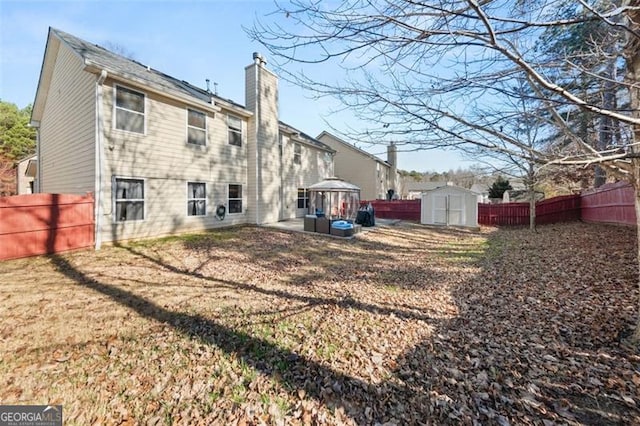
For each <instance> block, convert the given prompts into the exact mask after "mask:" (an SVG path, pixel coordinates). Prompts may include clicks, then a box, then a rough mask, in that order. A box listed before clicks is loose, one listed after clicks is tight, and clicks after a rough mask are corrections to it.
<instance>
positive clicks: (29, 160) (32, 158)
mask: <svg viewBox="0 0 640 426" xmlns="http://www.w3.org/2000/svg"><path fill="white" fill-rule="evenodd" d="M22 163H26V166H25V169H24V175H25V176H28V177H35V176H36V172H37V170H38V169H37V167H38V157H37V156H36V154H30V155H27V156H26V157H22V158H21V159H19V160H18V161H16V164H22Z"/></svg>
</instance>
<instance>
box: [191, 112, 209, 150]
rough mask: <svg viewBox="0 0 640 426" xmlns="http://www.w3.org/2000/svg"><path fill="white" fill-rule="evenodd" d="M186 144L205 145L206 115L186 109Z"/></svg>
mask: <svg viewBox="0 0 640 426" xmlns="http://www.w3.org/2000/svg"><path fill="white" fill-rule="evenodd" d="M187 143H190V144H193V145H206V144H207V114H205V113H203V112H200V111H196V110H193V109H187Z"/></svg>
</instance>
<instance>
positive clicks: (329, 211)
mask: <svg viewBox="0 0 640 426" xmlns="http://www.w3.org/2000/svg"><path fill="white" fill-rule="evenodd" d="M307 192H308V194H309V204H308V206H309V207H308V208H309V211H308V214H309V215H316V216H317V217H323V216H324V217H326V218H327V219H329V220H330V221H331V220H338V219H343V220H350V221H353V220H354V219H355V218H356V215H357V214H358V209H359V208H360V188H359V187H357V186H356V185H354V184H352V183H349V182H346V181H344V180H342V179H339V178H337V177H331V178H327V179H325V180H323V181H321V182H318V183H315V184H313V185H311V186H310V187H309V188H308V189H307Z"/></svg>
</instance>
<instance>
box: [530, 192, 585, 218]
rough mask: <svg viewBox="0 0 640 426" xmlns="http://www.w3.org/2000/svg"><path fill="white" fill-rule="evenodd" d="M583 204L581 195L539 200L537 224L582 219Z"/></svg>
mask: <svg viewBox="0 0 640 426" xmlns="http://www.w3.org/2000/svg"><path fill="white" fill-rule="evenodd" d="M581 204H582V201H581V197H580V195H561V196H559V197H553V198H549V199H547V200H542V201H539V202H537V203H536V224H538V225H544V224H547V223H556V222H571V221H575V220H580V206H581ZM527 223H529V222H528V221H527Z"/></svg>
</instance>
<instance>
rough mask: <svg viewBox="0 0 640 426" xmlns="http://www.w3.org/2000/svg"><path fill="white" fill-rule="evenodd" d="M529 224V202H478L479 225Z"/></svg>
mask: <svg viewBox="0 0 640 426" xmlns="http://www.w3.org/2000/svg"><path fill="white" fill-rule="evenodd" d="M528 224H529V203H505V204H483V203H480V204H478V225H491V226H519V225H528Z"/></svg>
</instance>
